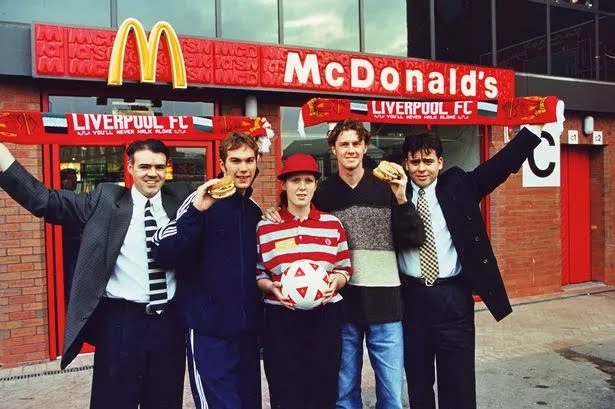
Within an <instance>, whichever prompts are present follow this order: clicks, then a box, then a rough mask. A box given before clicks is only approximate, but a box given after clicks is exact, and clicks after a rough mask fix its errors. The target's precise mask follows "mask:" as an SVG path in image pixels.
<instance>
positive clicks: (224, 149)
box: [219, 132, 258, 162]
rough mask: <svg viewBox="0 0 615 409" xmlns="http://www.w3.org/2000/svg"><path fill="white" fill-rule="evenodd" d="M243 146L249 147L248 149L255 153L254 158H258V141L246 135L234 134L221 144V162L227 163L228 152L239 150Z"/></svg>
mask: <svg viewBox="0 0 615 409" xmlns="http://www.w3.org/2000/svg"><path fill="white" fill-rule="evenodd" d="M243 145H247V146H248V148H250V149H252V150H253V151H254V156H255V157H256V158H258V144H257V143H256V139H254V138H253V137H252V136H250V135H246V134H245V133H241V132H233V133H231V134H230V135H229V136H227V137H226V138H225V139H224V140H223V141H222V143H221V144H220V150H219V153H220V160H221V161H222V162H226V157H227V156H228V151H232V150H235V149H239V148H240V147H241V146H243Z"/></svg>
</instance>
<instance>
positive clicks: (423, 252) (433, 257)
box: [416, 189, 440, 286]
mask: <svg viewBox="0 0 615 409" xmlns="http://www.w3.org/2000/svg"><path fill="white" fill-rule="evenodd" d="M416 210H417V211H418V213H419V216H421V219H423V223H424V224H425V243H423V245H422V246H421V247H419V260H420V263H421V277H423V279H424V280H425V284H426V285H428V286H432V285H434V283H435V282H436V280H437V279H438V274H439V270H440V268H439V267H438V252H437V251H436V240H435V237H434V234H433V227H432V225H431V216H430V214H429V203H428V202H427V198H426V197H425V190H423V189H419V197H418V199H417V201H416Z"/></svg>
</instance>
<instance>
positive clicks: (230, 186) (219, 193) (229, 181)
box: [209, 175, 237, 199]
mask: <svg viewBox="0 0 615 409" xmlns="http://www.w3.org/2000/svg"><path fill="white" fill-rule="evenodd" d="M236 190H237V188H235V183H233V178H232V177H231V176H229V175H225V176H224V177H223V178H222V179H220V180H219V181H218V183H216V184H214V185H212V186H211V187H210V188H209V195H210V196H211V197H213V198H214V199H224V198H226V197H229V196H231V195H233V194H234V193H235V191H236Z"/></svg>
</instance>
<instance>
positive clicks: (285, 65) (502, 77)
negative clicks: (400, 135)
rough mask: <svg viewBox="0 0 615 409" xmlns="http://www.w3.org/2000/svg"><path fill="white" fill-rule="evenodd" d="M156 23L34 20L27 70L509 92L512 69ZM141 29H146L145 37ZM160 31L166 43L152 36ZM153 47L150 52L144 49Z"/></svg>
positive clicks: (474, 94)
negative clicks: (183, 31)
mask: <svg viewBox="0 0 615 409" xmlns="http://www.w3.org/2000/svg"><path fill="white" fill-rule="evenodd" d="M159 23H160V24H159ZM159 23H157V24H155V25H154V26H152V27H146V28H143V26H141V24H140V23H139V22H138V21H136V20H135V19H127V20H126V21H125V22H123V23H122V24H121V25H120V27H119V29H118V30H112V29H98V28H96V29H95V28H83V27H67V26H56V25H49V24H34V25H33V30H32V33H33V35H32V44H33V60H34V61H33V64H32V66H33V75H35V76H45V77H64V78H86V79H100V80H107V82H108V83H109V84H111V85H121V84H122V80H132V81H142V82H163V83H170V82H173V85H174V87H177V88H185V87H186V86H208V87H218V86H222V87H236V88H242V89H245V88H250V89H268V90H270V89H275V90H280V91H291V90H292V91H297V90H298V91H306V92H311V93H317V94H318V93H322V94H350V95H362V96H382V97H385V98H420V99H423V98H425V99H438V100H455V99H476V100H495V99H503V98H512V97H514V90H515V75H514V72H513V71H512V70H507V69H499V68H492V67H481V66H472V65H463V64H454V63H443V62H438V61H430V60H422V59H413V58H395V57H384V56H375V55H369V54H360V53H349V52H339V51H329V50H317V49H306V48H298V47H285V46H277V45H271V44H266V45H265V44H255V43H241V42H236V41H225V40H212V39H204V38H195V37H177V36H176V35H175V34H174V31H172V27H170V26H169V25H168V23H162V22H159ZM145 29H147V30H150V29H152V30H153V32H152V33H151V34H150V35H149V37H148V36H147V34H146V33H145ZM161 36H166V38H167V41H160V40H161V38H160V37H161ZM116 37H118V38H119V39H120V41H117V42H116ZM155 44H158V49H157V50H156V49H152V52H146V51H145V50H146V49H149V47H150V46H151V47H153V48H155V47H156V45H155ZM110 68H112V70H110Z"/></svg>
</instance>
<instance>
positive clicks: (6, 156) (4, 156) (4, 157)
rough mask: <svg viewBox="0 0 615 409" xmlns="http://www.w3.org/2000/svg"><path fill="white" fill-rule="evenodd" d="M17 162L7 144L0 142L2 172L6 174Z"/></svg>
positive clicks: (0, 166)
mask: <svg viewBox="0 0 615 409" xmlns="http://www.w3.org/2000/svg"><path fill="white" fill-rule="evenodd" d="M13 162H15V157H14V156H13V154H12V153H11V151H9V148H7V147H6V145H5V144H3V143H2V142H0V172H4V171H5V170H7V169H8V168H9V166H11V165H12V164H13Z"/></svg>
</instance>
